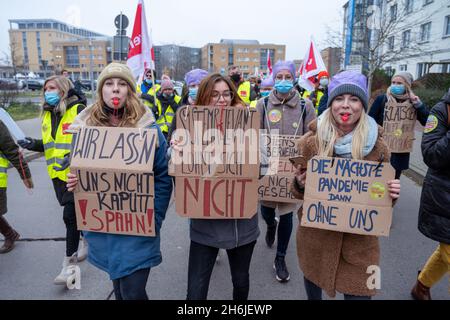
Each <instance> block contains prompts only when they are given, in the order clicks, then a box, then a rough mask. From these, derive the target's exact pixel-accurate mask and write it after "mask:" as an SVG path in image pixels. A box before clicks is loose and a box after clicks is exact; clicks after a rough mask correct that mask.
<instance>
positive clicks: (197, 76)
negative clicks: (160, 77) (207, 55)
mask: <svg viewBox="0 0 450 320" xmlns="http://www.w3.org/2000/svg"><path fill="white" fill-rule="evenodd" d="M207 76H208V71H205V70H202V69H194V70H192V71H189V72H188V73H186V75H185V77H184V80H185V81H186V85H188V86H190V85H193V84H200V82H202V80H203V79H205V78H206V77H207Z"/></svg>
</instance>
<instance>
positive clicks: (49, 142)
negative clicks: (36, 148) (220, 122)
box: [42, 105, 78, 181]
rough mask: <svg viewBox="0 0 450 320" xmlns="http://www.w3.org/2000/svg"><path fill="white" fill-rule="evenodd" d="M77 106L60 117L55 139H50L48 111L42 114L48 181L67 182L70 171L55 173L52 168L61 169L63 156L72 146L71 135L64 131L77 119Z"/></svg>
mask: <svg viewBox="0 0 450 320" xmlns="http://www.w3.org/2000/svg"><path fill="white" fill-rule="evenodd" d="M77 112H78V105H75V106H73V107H72V108H70V109H69V110H68V111H67V112H66V113H65V114H64V116H63V117H62V119H61V122H60V123H59V126H58V129H57V131H56V137H55V139H53V137H52V120H51V113H50V112H49V111H46V112H44V116H43V119H42V142H43V144H44V152H45V159H46V162H47V172H48V175H49V177H50V179H55V178H58V179H60V180H61V181H67V174H68V173H69V171H70V169H69V168H67V169H66V170H64V171H55V170H54V167H61V164H62V163H63V161H64V156H65V155H66V154H68V153H70V149H71V146H72V137H73V135H72V134H64V132H63V128H64V129H66V128H67V127H68V126H69V125H70V124H71V123H73V121H74V120H75V118H76V117H77V115H78V114H77Z"/></svg>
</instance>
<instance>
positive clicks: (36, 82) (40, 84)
mask: <svg viewBox="0 0 450 320" xmlns="http://www.w3.org/2000/svg"><path fill="white" fill-rule="evenodd" d="M27 87H28V90H31V91H36V90H42V88H44V80H42V79H27V80H25V87H24V88H27Z"/></svg>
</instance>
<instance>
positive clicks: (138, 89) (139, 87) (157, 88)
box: [136, 84, 161, 108]
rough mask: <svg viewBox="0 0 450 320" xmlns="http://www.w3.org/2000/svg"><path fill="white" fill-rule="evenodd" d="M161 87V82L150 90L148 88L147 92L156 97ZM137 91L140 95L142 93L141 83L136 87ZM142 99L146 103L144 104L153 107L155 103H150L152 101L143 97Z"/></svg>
mask: <svg viewBox="0 0 450 320" xmlns="http://www.w3.org/2000/svg"><path fill="white" fill-rule="evenodd" d="M159 89H161V86H160V85H159V84H155V85H154V86H153V87H151V88H150V90H148V92H147V94H148V95H150V96H152V97H155V95H156V93H157V92H158V91H159ZM136 93H137V94H138V96H140V95H141V93H142V89H141V86H140V85H138V86H137V87H136ZM141 101H142V102H143V103H144V105H146V106H147V107H149V108H153V104H152V103H150V101H147V100H145V99H141Z"/></svg>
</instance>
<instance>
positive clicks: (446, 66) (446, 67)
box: [442, 63, 450, 73]
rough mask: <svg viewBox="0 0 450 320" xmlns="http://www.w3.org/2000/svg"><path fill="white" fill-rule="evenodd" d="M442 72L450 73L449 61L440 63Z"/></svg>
mask: <svg viewBox="0 0 450 320" xmlns="http://www.w3.org/2000/svg"><path fill="white" fill-rule="evenodd" d="M442 73H450V63H444V64H443V65H442Z"/></svg>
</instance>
